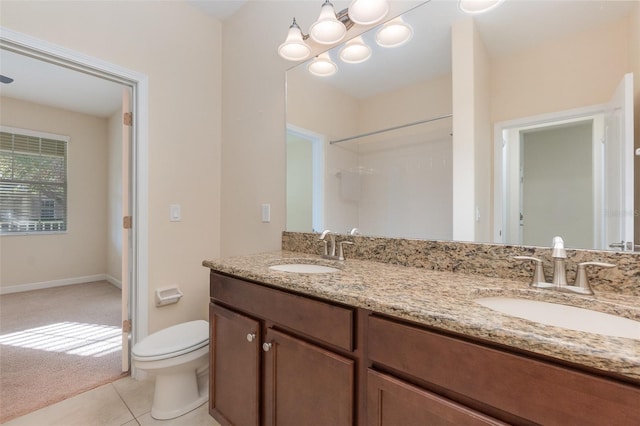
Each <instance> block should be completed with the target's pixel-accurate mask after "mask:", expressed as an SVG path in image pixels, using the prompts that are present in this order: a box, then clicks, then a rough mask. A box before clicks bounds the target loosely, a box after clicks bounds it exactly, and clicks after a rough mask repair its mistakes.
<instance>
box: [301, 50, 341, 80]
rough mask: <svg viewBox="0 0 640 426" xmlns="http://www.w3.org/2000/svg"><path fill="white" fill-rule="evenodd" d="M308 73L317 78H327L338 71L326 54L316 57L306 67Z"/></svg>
mask: <svg viewBox="0 0 640 426" xmlns="http://www.w3.org/2000/svg"><path fill="white" fill-rule="evenodd" d="M307 69H308V70H309V72H310V73H311V74H313V75H317V76H318V77H328V76H330V75H333V74H335V73H336V71H338V66H337V65H336V64H335V62H333V61H332V60H331V57H330V56H329V53H328V52H324V53H321V54H319V55H318V56H316V58H315V59H314V60H313V61H311V63H310V64H309V66H308V67H307Z"/></svg>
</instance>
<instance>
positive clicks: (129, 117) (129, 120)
mask: <svg viewBox="0 0 640 426" xmlns="http://www.w3.org/2000/svg"><path fill="white" fill-rule="evenodd" d="M123 123H124V125H125V126H131V125H133V113H132V112H125V113H124V114H123Z"/></svg>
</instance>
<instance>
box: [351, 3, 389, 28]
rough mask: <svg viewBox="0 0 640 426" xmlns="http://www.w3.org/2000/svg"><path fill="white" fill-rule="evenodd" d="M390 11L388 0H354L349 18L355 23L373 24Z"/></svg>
mask: <svg viewBox="0 0 640 426" xmlns="http://www.w3.org/2000/svg"><path fill="white" fill-rule="evenodd" d="M387 13H389V2H388V1H387V0H353V1H352V2H351V4H350V5H349V19H351V20H352V21H353V22H354V23H355V24H360V25H373V24H377V23H378V22H380V21H382V20H383V19H384V18H385V16H387Z"/></svg>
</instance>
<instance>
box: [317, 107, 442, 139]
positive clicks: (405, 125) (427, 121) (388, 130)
mask: <svg viewBox="0 0 640 426" xmlns="http://www.w3.org/2000/svg"><path fill="white" fill-rule="evenodd" d="M449 117H453V114H445V115H439V116H437V117H432V118H427V119H426V120H420V121H414V122H413V123H407V124H401V125H399V126H393V127H387V128H386V129H381V130H374V131H372V132H367V133H362V134H360V135H356V136H351V137H348V138H344V139H338V140H335V141H329V144H330V145H333V144H336V143H340V142H347V141H350V140H353V139H359V138H363V137H365V136H371V135H377V134H379V133H385V132H390V131H391V130H398V129H403V128H405V127H411V126H415V125H417V124H424V123H430V122H432V121H437V120H442V119H443V118H449Z"/></svg>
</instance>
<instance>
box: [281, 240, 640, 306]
mask: <svg viewBox="0 0 640 426" xmlns="http://www.w3.org/2000/svg"><path fill="white" fill-rule="evenodd" d="M318 236H319V235H318V234H314V233H298V232H283V234H282V249H283V250H288V251H294V252H299V253H308V254H318V255H320V254H322V252H323V250H324V245H323V244H322V243H321V242H319V241H318ZM336 240H337V241H344V240H347V241H352V242H353V243H354V245H345V247H344V251H345V258H346V259H347V261H348V259H349V258H353V259H362V260H371V261H375V262H383V263H391V264H395V265H401V266H412V267H417V268H427V269H431V270H434V271H448V272H459V273H464V274H475V275H482V276H485V277H495V278H505V279H513V280H516V281H522V282H523V283H525V284H526V283H528V282H529V281H530V280H531V276H532V274H533V264H532V262H522V261H518V260H514V259H513V257H514V256H533V257H537V258H540V259H542V260H543V264H544V271H545V275H546V277H547V280H550V279H551V276H552V265H553V263H552V259H551V248H550V247H527V246H512V245H504V244H485V243H467V242H452V241H430V240H413V239H404V238H383V237H366V236H352V235H337V236H336ZM582 262H607V263H613V264H615V265H616V267H615V268H606V269H605V268H598V267H590V268H587V275H588V277H589V282H590V284H591V286H592V287H593V289H594V291H595V292H596V295H597V294H598V292H611V293H618V294H629V295H634V296H640V253H622V252H614V251H596V250H573V249H567V281H568V282H569V283H573V281H574V280H575V275H576V269H577V264H578V263H582Z"/></svg>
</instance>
